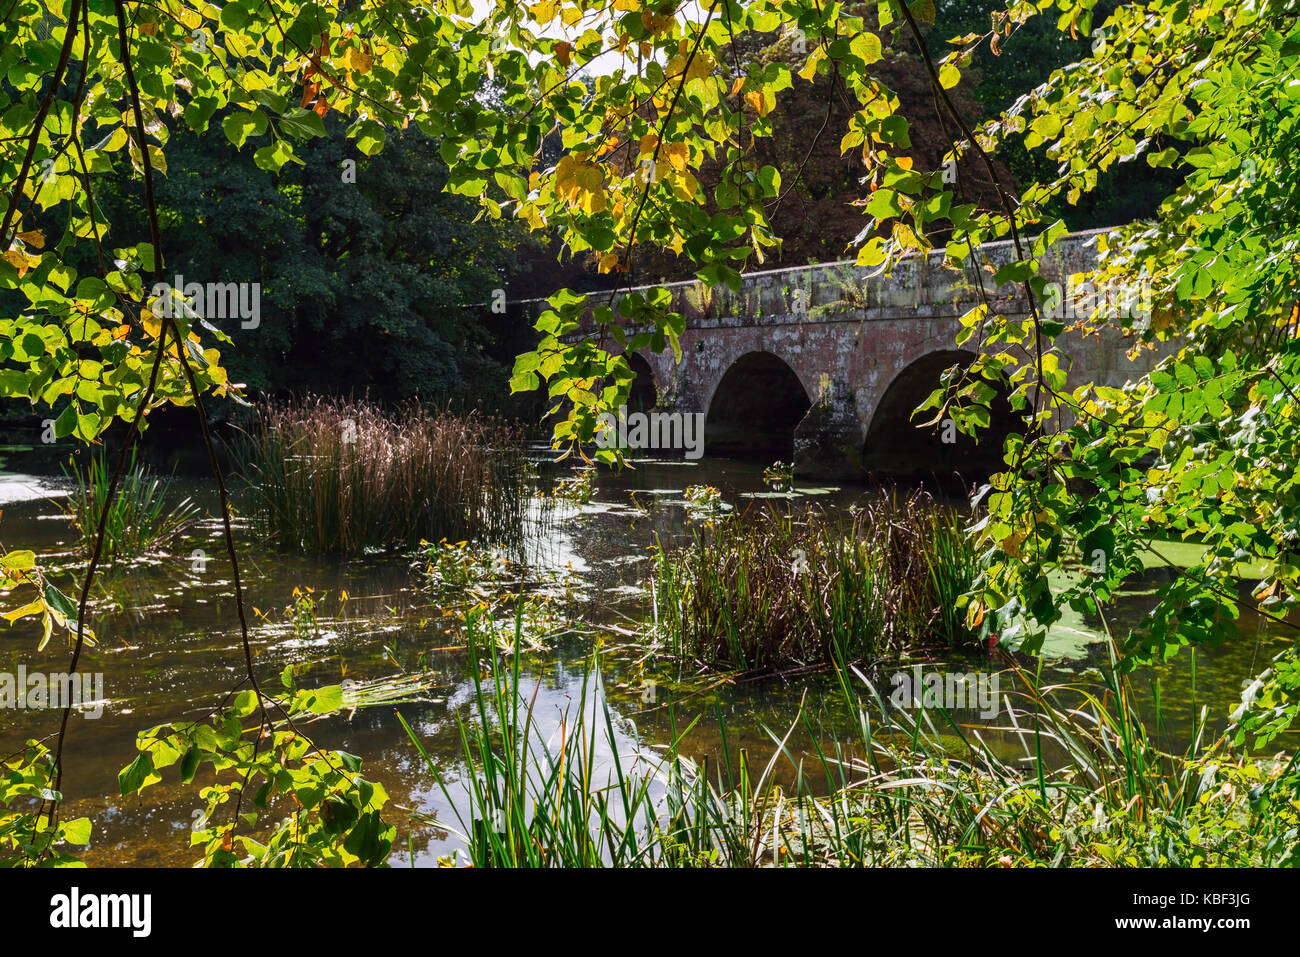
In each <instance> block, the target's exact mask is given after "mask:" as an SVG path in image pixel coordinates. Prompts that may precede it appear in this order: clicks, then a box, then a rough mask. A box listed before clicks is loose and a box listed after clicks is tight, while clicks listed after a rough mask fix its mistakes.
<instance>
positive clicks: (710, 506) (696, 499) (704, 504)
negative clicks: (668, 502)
mask: <svg viewBox="0 0 1300 957" xmlns="http://www.w3.org/2000/svg"><path fill="white" fill-rule="evenodd" d="M682 497H683V498H684V499H686V508H687V510H688V511H689V512H691V513H692V514H694V515H696V516H708V517H710V518H715V517H717V516H718V515H720V514H721V513H722V512H724V511H725V510H726V509H727V508H728V506H727V504H726V503H725V502H724V501H723V500H722V491H721V490H720V489H717V488H715V487H713V486H712V485H688V486H686V491H685V492H683V493H682Z"/></svg>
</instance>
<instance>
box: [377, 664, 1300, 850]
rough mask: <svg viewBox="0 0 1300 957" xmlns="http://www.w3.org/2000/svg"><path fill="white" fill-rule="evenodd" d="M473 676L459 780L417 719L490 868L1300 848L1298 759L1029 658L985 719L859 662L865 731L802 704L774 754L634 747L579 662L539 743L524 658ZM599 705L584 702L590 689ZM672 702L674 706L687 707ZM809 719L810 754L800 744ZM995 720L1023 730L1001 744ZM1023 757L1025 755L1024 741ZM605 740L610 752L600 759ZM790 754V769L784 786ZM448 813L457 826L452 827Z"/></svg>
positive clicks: (853, 683)
mask: <svg viewBox="0 0 1300 957" xmlns="http://www.w3.org/2000/svg"><path fill="white" fill-rule="evenodd" d="M491 665H492V667H491V669H490V670H491V674H492V676H493V677H492V679H491V684H490V685H487V686H485V685H484V684H483V683H482V681H481V679H480V678H479V674H480V668H479V665H478V663H477V662H476V661H474V660H473V659H472V661H471V666H470V673H471V675H472V676H473V678H474V698H473V701H472V702H471V709H472V715H471V718H470V719H469V720H468V721H462V722H461V723H460V735H461V747H462V754H461V760H460V762H458V763H459V764H463V768H458V770H457V777H456V779H454V781H453V780H452V779H449V778H448V777H447V776H446V775H445V773H444V770H443V769H442V768H441V767H440V766H439V765H438V763H437V762H436V761H435V760H433V759H432V758H431V757H430V756H429V754H428V753H427V751H426V750H425V749H424V747H423V746H422V745H421V743H420V741H419V738H418V736H417V735H416V734H415V732H414V731H413V730H412V729H411V728H410V726H409V725H407V724H406V722H405V721H403V722H402V723H403V726H404V727H405V728H406V730H407V733H408V735H410V737H411V739H412V741H413V742H414V743H415V745H416V747H417V749H418V750H419V752H420V754H421V755H422V756H423V757H424V759H425V761H426V762H427V764H428V767H429V769H430V771H431V772H432V773H433V775H434V777H435V779H436V780H437V782H438V783H439V785H440V786H441V787H442V789H443V791H444V795H445V797H446V798H447V800H448V802H449V803H450V804H451V805H452V807H453V808H455V809H456V815H457V817H458V819H459V823H460V827H459V829H458V834H459V836H460V839H461V840H462V841H463V844H464V850H465V851H466V852H467V854H468V863H471V864H473V865H474V866H476V867H491V866H507V867H611V866H614V867H696V866H725V867H754V866H789V865H796V866H817V867H826V866H831V867H855V866H856V867H862V866H872V867H888V866H923V867H933V866H954V865H955V866H976V867H987V866H1003V867H1008V866H1034V867H1043V866H1047V867H1054V866H1094V867H1095V866H1121V867H1128V866H1131V867H1153V866H1179V867H1181V866H1261V865H1263V866H1282V865H1286V864H1288V863H1291V864H1294V863H1295V861H1296V859H1297V847H1298V846H1300V839H1298V838H1297V833H1300V830H1298V828H1300V813H1298V812H1297V807H1300V775H1298V774H1297V771H1296V768H1295V763H1294V761H1292V762H1291V763H1289V764H1288V763H1287V762H1286V761H1285V760H1284V758H1278V759H1265V760H1263V761H1252V760H1251V759H1249V758H1246V757H1245V756H1243V755H1240V754H1234V753H1232V752H1231V750H1229V749H1228V748H1227V747H1226V740H1225V739H1224V738H1218V739H1210V737H1209V736H1208V735H1207V734H1206V727H1205V713H1204V712H1202V715H1201V720H1200V722H1199V724H1198V727H1197V732H1196V735H1195V738H1194V740H1193V741H1192V742H1191V743H1190V744H1189V745H1188V746H1187V748H1186V749H1185V750H1184V751H1183V752H1181V753H1171V752H1167V751H1165V750H1163V749H1162V748H1160V747H1159V746H1158V745H1157V744H1156V743H1155V742H1154V740H1153V738H1152V736H1151V735H1150V734H1149V733H1148V729H1147V728H1146V727H1145V726H1144V725H1143V723H1142V718H1141V716H1140V715H1139V713H1138V712H1137V711H1136V710H1135V709H1134V708H1133V707H1132V706H1131V703H1130V702H1131V700H1132V696H1131V694H1130V693H1129V690H1128V688H1127V687H1126V686H1125V684H1124V683H1123V682H1124V679H1123V678H1118V677H1115V676H1114V672H1113V671H1112V672H1110V673H1109V675H1108V677H1107V679H1106V680H1107V690H1106V691H1105V692H1103V693H1102V694H1099V695H1094V694H1090V693H1088V692H1085V691H1082V690H1080V689H1074V688H1067V687H1042V686H1040V685H1039V683H1038V681H1037V679H1036V678H1035V676H1033V675H1032V674H1029V673H1027V672H1025V671H1023V670H1021V669H1019V668H1018V667H1016V666H1015V665H1014V664H1012V667H1011V669H1010V670H1009V671H1007V672H1003V673H1002V675H1003V676H1009V677H1010V678H1011V680H1012V681H1013V682H1014V683H1015V685H1016V687H1015V688H1014V689H1012V690H1010V691H1009V693H1007V694H1006V695H1004V697H1003V701H1002V703H1003V711H1002V713H1001V716H1000V718H1001V720H1000V724H999V726H997V727H995V728H988V729H984V730H983V732H982V733H976V732H974V731H970V730H968V729H966V728H963V727H962V726H960V725H959V724H958V723H957V722H956V721H955V720H954V718H953V716H952V715H951V714H949V713H948V712H947V711H945V710H943V709H942V708H937V709H933V710H922V711H920V712H918V713H916V714H911V713H908V712H905V711H900V710H898V709H894V708H891V707H889V706H888V705H887V704H886V701H885V700H884V698H883V697H882V696H881V695H879V694H878V693H877V692H876V689H875V687H874V686H873V685H872V684H871V682H870V681H869V680H868V678H867V677H866V676H865V674H864V673H863V672H861V671H858V670H857V669H856V668H850V669H837V671H836V674H837V677H838V681H839V688H840V693H841V694H842V697H843V700H844V702H845V704H846V705H847V706H848V708H849V710H850V713H851V714H852V715H853V716H854V726H853V728H852V730H851V731H850V732H849V733H848V734H847V736H846V737H845V738H843V739H840V740H835V741H830V742H824V741H823V740H822V739H821V735H820V733H819V731H818V727H819V725H816V724H815V723H814V721H813V720H811V719H810V718H809V716H808V714H807V712H805V711H804V710H803V709H802V708H801V709H800V713H799V714H798V715H797V716H796V717H795V719H794V721H793V722H792V724H791V726H790V728H789V729H788V730H787V731H786V732H785V733H784V734H781V733H778V732H774V731H772V730H769V729H766V728H765V729H764V730H765V731H766V733H767V734H768V736H769V737H770V738H771V739H772V741H773V749H772V752H771V756H770V757H769V758H768V759H767V761H766V762H765V763H763V764H762V765H761V766H759V765H756V764H754V763H752V762H751V760H750V758H749V756H748V754H747V753H746V751H745V750H743V749H741V750H740V751H739V752H738V754H737V757H736V758H735V760H734V761H733V759H732V758H731V756H730V750H729V746H728V733H727V728H726V723H725V720H724V717H723V713H722V711H721V709H718V711H717V720H718V723H719V728H720V730H721V735H722V737H721V751H722V756H721V758H720V764H719V765H718V766H717V768H716V770H715V772H714V773H713V774H712V776H710V770H709V764H708V762H707V761H701V762H700V763H698V764H697V763H695V762H693V761H691V760H690V759H689V757H688V756H687V741H688V734H689V731H690V730H691V728H692V727H693V725H694V722H692V725H691V726H688V727H687V728H685V729H684V730H681V731H679V730H678V729H677V726H676V723H675V722H671V727H672V731H671V739H670V741H669V742H668V743H667V745H666V746H664V747H663V748H662V749H655V750H654V751H651V750H650V749H648V748H642V747H640V746H639V744H635V743H634V744H631V745H629V744H628V742H627V741H626V740H625V741H624V742H623V744H622V749H621V750H620V746H619V742H618V741H617V738H616V736H615V733H614V730H613V729H614V720H615V719H614V714H613V710H612V708H611V706H610V705H609V703H608V701H607V699H606V698H605V696H604V695H603V693H601V688H600V685H599V682H600V678H599V661H598V660H597V659H596V658H594V657H593V659H592V660H591V661H590V662H589V664H588V670H587V671H586V673H585V676H584V681H583V686H582V696H581V697H580V698H579V699H578V701H580V702H582V706H581V712H580V713H579V714H577V715H573V716H571V718H566V721H565V725H566V727H565V729H564V733H563V734H562V735H561V737H560V741H559V743H558V746H556V747H548V745H547V744H546V743H545V742H543V741H541V740H540V736H539V735H538V733H537V730H536V727H535V725H534V713H533V703H534V700H535V697H534V695H533V694H531V693H530V692H529V691H528V690H527V689H526V688H525V687H524V686H523V685H522V684H521V673H520V664H519V660H518V656H516V657H515V659H514V661H513V662H512V664H510V665H504V664H503V663H502V662H501V661H500V659H499V658H496V657H495V655H494V657H493V660H492V662H491ZM589 700H590V701H592V702H593V706H592V707H591V708H588V707H587V706H586V704H587V702H588V701H589ZM671 713H672V712H671V711H670V715H671ZM800 729H801V730H802V731H804V732H805V733H806V739H807V741H809V742H811V744H810V745H809V746H807V747H810V749H811V750H810V751H806V752H805V754H804V755H803V756H801V755H800V754H798V753H796V751H795V748H794V746H793V745H792V744H791V741H792V738H793V736H794V732H795V731H796V730H800ZM993 734H1001V735H1003V736H1005V737H1010V738H1011V739H1012V741H1013V744H1014V750H1013V754H1012V756H1007V749H1006V748H1005V747H1003V748H999V749H995V748H993V747H990V745H989V744H988V743H987V739H988V738H989V737H990V736H991V735H993ZM1014 752H1019V754H1015V753H1014ZM598 754H600V758H599V759H598ZM781 765H786V766H788V768H790V769H791V770H792V771H793V783H792V784H791V783H789V780H790V775H786V780H787V783H786V784H785V785H784V786H783V785H781V784H780V783H778V780H777V778H778V775H777V774H776V773H775V772H776V771H777V770H778V768H779V767H780V766H781ZM443 826H445V822H443Z"/></svg>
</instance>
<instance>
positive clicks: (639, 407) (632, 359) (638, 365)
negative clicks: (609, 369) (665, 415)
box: [627, 352, 659, 412]
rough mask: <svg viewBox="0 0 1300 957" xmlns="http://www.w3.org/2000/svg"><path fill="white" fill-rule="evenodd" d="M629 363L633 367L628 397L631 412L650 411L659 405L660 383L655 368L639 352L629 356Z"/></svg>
mask: <svg viewBox="0 0 1300 957" xmlns="http://www.w3.org/2000/svg"><path fill="white" fill-rule="evenodd" d="M627 364H628V366H629V367H631V369H632V375H633V379H632V389H631V391H630V392H629V394H628V397H627V410H628V411H629V412H649V411H650V410H651V409H653V408H656V407H657V406H658V405H659V384H658V382H656V381H655V374H654V370H653V369H652V368H651V367H650V362H649V360H648V359H646V357H645V356H643V355H641V354H640V353H639V352H633V353H631V354H629V355H628V357H627Z"/></svg>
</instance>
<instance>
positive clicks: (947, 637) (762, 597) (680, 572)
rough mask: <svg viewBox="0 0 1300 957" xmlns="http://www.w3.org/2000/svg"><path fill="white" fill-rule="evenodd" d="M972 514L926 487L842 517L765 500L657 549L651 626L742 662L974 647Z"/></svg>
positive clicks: (725, 660)
mask: <svg viewBox="0 0 1300 957" xmlns="http://www.w3.org/2000/svg"><path fill="white" fill-rule="evenodd" d="M966 524H967V523H966V522H965V521H964V520H963V518H962V517H961V516H960V515H959V514H958V513H957V512H955V511H954V510H953V509H951V508H945V507H942V506H940V505H939V504H938V503H937V502H935V501H934V499H933V498H931V497H930V496H929V495H927V494H925V493H923V492H914V493H911V494H909V495H906V496H902V497H900V496H899V495H898V494H897V493H894V492H881V493H877V494H875V495H871V496H868V497H866V498H864V499H863V501H862V504H860V505H859V506H857V507H855V509H854V510H853V512H852V513H851V514H850V515H849V516H848V517H847V518H844V517H838V516H834V515H830V514H827V513H825V512H822V511H820V510H817V509H811V510H809V511H808V512H807V513H804V514H798V515H796V514H795V513H793V512H791V511H785V512H777V511H773V510H769V509H764V510H760V511H759V512H758V513H757V514H756V515H740V516H736V517H734V518H731V519H730V520H727V521H721V522H712V523H708V524H706V525H704V526H702V527H698V526H697V527H696V529H695V530H694V535H693V541H692V542H691V544H690V545H689V546H688V547H686V548H683V549H670V548H667V547H665V546H664V545H663V544H662V543H661V544H660V545H659V547H658V549H657V550H656V553H655V556H654V560H655V574H654V576H653V579H652V586H651V594H652V602H653V606H654V623H655V631H654V638H655V639H656V640H657V643H658V644H659V645H661V646H662V647H663V649H664V650H666V651H667V652H669V653H670V654H673V655H678V656H684V657H689V658H692V659H695V660H698V661H700V662H703V663H705V664H708V665H712V666H722V667H728V668H738V669H742V670H746V671H775V670H785V669H791V668H800V667H807V666H809V665H830V664H832V663H834V662H854V661H866V660H870V659H873V658H876V657H878V656H884V655H898V654H899V653H900V652H903V651H904V650H907V649H909V648H915V647H918V646H926V647H929V648H936V647H937V648H942V649H944V650H956V649H970V648H972V647H974V646H975V644H976V640H977V634H976V632H974V631H972V629H970V628H969V627H968V626H967V625H966V618H965V614H964V608H963V598H962V596H963V595H965V593H966V592H968V591H969V590H970V589H971V586H972V584H973V582H974V580H975V577H976V575H977V573H978V563H977V561H976V556H975V554H974V552H973V550H972V548H971V545H970V541H969V538H968V537H967V536H966V535H965V534H964V530H963V529H964V526H965V525H966Z"/></svg>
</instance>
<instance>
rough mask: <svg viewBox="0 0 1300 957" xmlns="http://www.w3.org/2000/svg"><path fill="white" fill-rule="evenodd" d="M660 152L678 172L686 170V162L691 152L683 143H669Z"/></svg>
mask: <svg viewBox="0 0 1300 957" xmlns="http://www.w3.org/2000/svg"><path fill="white" fill-rule="evenodd" d="M660 152H661V153H662V155H663V157H664V158H665V159H666V160H668V162H669V163H670V164H671V165H672V168H673V169H675V170H678V171H679V172H685V171H686V164H687V162H688V161H689V160H690V158H691V153H690V150H689V149H688V148H687V146H686V144H685V143H669V144H668V145H667V146H665V147H664V148H663V149H662V150H661V151H660Z"/></svg>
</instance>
